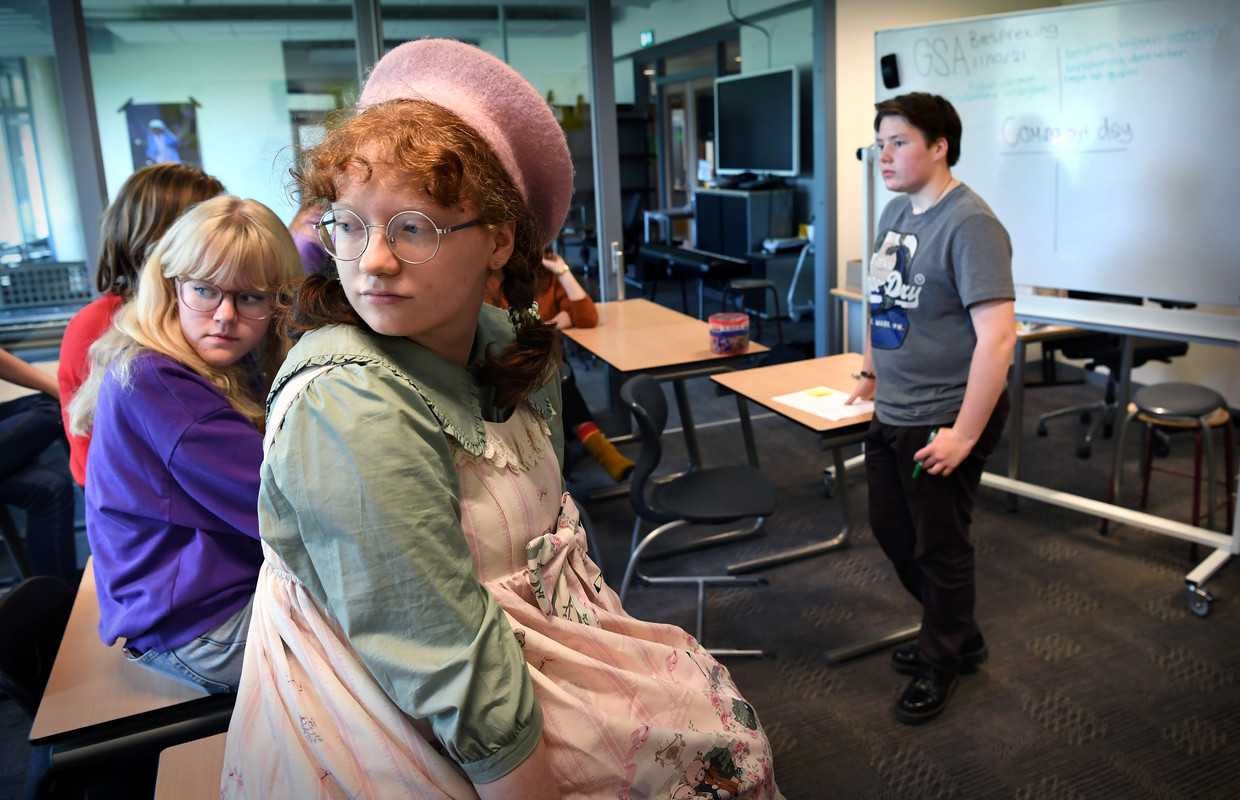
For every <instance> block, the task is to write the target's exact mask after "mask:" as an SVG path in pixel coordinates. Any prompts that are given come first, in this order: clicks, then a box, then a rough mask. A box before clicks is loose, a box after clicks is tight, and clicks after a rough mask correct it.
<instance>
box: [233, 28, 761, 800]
mask: <svg viewBox="0 0 1240 800" xmlns="http://www.w3.org/2000/svg"><path fill="white" fill-rule="evenodd" d="M295 177H296V179H297V182H298V184H299V188H300V189H301V191H302V194H303V196H304V197H307V198H310V199H311V200H312V201H321V202H322V203H323V204H324V206H325V208H326V209H327V210H326V211H325V213H324V215H323V219H322V220H321V221H320V223H319V225H318V229H319V231H320V237H321V239H322V242H323V245H324V247H325V248H326V249H327V250H328V252H329V253H331V255H332V257H333V259H334V263H333V264H332V265H331V266H330V267H329V268H328V270H327V271H326V272H325V273H320V274H314V275H310V276H308V277H307V278H306V280H305V282H304V283H303V284H302V286H301V287H300V288H299V290H298V294H297V297H296V299H295V301H294V303H293V306H292V308H291V310H290V319H291V324H292V326H293V327H294V328H295V329H296V330H297V331H298V332H300V339H299V341H298V343H297V345H296V346H295V347H294V349H293V351H292V352H291V353H290V354H289V357H288V359H287V360H286V362H285V364H284V367H283V369H282V370H281V372H280V375H279V376H278V377H277V379H276V383H275V386H274V387H273V389H272V394H271V399H270V400H269V403H268V424H267V441H266V443H265V445H266V447H267V456H266V461H265V462H264V464H263V471H262V488H261V491H260V498H259V518H260V532H261V536H262V543H263V553H264V563H263V566H262V569H261V573H260V577H259V582H258V590H257V593H256V595H255V600H254V616H253V620H252V624H251V628H250V640H249V643H248V645H247V649H246V661H245V665H244V669H243V673H242V680H241V687H240V690H239V694H238V697H237V703H236V708H235V711H234V713H233V718H232V724H231V726H230V728H229V733H228V743H227V748H226V755H225V762H224V772H223V774H222V776H221V797H224V798H301V797H319V798H337V797H339V798H346V797H347V798H356V797H374V798H409V797H414V798H453V799H454V800H461V799H462V798H500V797H502V798H538V800H547V798H559V797H571V798H600V800H601V798H608V799H609V800H614V798H656V797H657V798H695V797H712V798H776V797H780V796H781V795H780V794H779V791H778V789H777V788H776V786H775V780H774V773H773V768H772V764H771V748H770V743H769V742H768V740H767V737H766V734H765V733H764V732H763V730H762V727H761V725H760V724H759V722H758V717H757V715H756V714H755V712H754V709H753V708H752V707H750V705H749V704H748V703H746V702H745V700H744V698H743V697H742V696H741V694H740V693H739V692H738V691H737V688H736V685H735V684H734V683H733V681H732V679H731V677H730V676H729V674H728V672H727V670H726V669H725V668H724V667H723V666H721V665H720V664H719V663H718V662H717V661H716V660H715V659H714V658H713V657H712V656H710V655H709V654H708V653H707V652H706V651H704V650H703V649H702V647H701V646H700V645H699V643H698V642H696V641H695V640H694V639H693V637H691V636H689V635H688V634H687V633H685V632H684V631H683V630H681V629H680V628H677V627H674V626H671V625H664V624H657V623H650V622H644V621H641V620H638V619H635V618H633V617H631V616H629V615H628V614H626V613H625V612H624V609H623V608H621V606H620V601H619V598H618V597H617V596H616V593H615V592H613V591H612V590H611V588H610V587H608V586H607V584H606V583H605V582H604V581H603V578H602V575H601V574H600V572H599V569H598V567H597V566H596V565H595V564H594V562H593V561H592V560H591V559H590V556H589V554H588V553H587V552H586V536H585V531H584V529H583V527H582V525H581V521H580V513H579V512H578V510H577V508H576V506H575V505H574V504H573V500H572V498H571V497H570V496H569V495H568V494H566V493H565V492H564V491H563V484H562V478H561V473H560V458H561V456H562V453H563V436H564V433H563V429H562V424H561V421H560V420H561V417H560V395H559V380H558V376H557V371H556V366H557V363H558V356H559V333H558V331H557V330H556V328H555V326H554V325H553V324H548V323H545V322H543V321H542V320H541V319H540V315H539V311H538V308H537V304H536V303H535V302H534V299H535V296H536V293H537V291H538V280H539V276H540V275H541V273H542V272H543V271H545V270H544V267H543V266H542V263H541V254H542V250H543V248H544V247H545V246H546V245H547V244H548V243H549V242H550V241H551V240H552V239H553V238H554V237H555V235H556V233H557V232H558V229H559V227H560V225H561V223H562V222H563V220H564V216H565V213H566V211H567V208H568V204H569V197H570V194H571V191H572V167H571V162H570V160H569V154H568V149H567V147H566V145H565V140H564V135H563V133H562V132H561V130H560V128H559V126H558V125H557V124H556V122H555V119H554V117H553V115H552V113H551V111H550V109H549V108H548V107H547V105H546V103H545V102H544V101H543V100H542V98H541V96H540V95H539V93H538V92H537V91H536V90H535V89H534V88H533V87H532V86H530V85H529V83H527V82H526V81H525V80H524V79H523V78H521V76H520V75H518V74H517V73H516V72H515V71H513V70H512V69H511V68H510V67H508V66H507V65H505V64H504V63H503V62H501V61H499V60H498V59H496V58H494V57H493V56H490V55H488V54H486V53H485V52H483V51H481V50H479V49H477V48H475V47H471V46H468V45H464V44H461V43H459V42H452V41H445V40H422V41H417V42H410V43H407V44H405V45H402V46H401V47H398V48H396V49H395V50H393V51H392V52H391V53H389V54H388V55H387V56H385V57H384V58H383V59H382V60H381V61H380V62H379V63H378V64H377V65H376V67H375V69H374V71H373V72H372V74H371V76H370V78H369V80H368V81H367V83H366V87H365V90H364V91H363V94H362V97H361V100H360V102H359V105H358V108H357V109H356V110H355V112H354V113H352V114H351V115H350V116H349V118H347V119H345V120H343V121H340V122H339V123H338V124H335V125H333V126H331V127H330V128H329V131H328V133H327V135H326V138H325V139H324V140H323V142H322V143H321V144H319V145H318V146H317V147H315V148H313V149H312V150H311V151H310V152H309V153H308V154H306V155H305V157H304V159H303V160H302V162H301V164H300V165H299V167H298V168H297V170H296V172H295ZM492 275H498V276H500V277H499V283H500V291H501V292H502V295H503V298H504V300H505V301H506V303H507V306H508V310H502V309H500V308H497V307H495V306H492V305H488V304H484V302H483V298H484V294H485V292H486V286H487V282H488V279H489V278H490V277H491V276H492Z"/></svg>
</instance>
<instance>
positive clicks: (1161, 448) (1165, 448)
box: [1154, 439, 1171, 458]
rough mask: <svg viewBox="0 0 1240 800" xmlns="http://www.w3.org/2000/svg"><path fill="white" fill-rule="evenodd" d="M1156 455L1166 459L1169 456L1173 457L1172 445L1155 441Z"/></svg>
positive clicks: (1160, 440) (1159, 440)
mask: <svg viewBox="0 0 1240 800" xmlns="http://www.w3.org/2000/svg"><path fill="white" fill-rule="evenodd" d="M1154 455H1155V456H1156V457H1157V458H1166V457H1167V456H1169V455H1171V445H1169V444H1167V443H1166V442H1164V441H1163V440H1162V439H1155V440H1154Z"/></svg>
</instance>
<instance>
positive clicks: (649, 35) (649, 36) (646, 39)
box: [637, 31, 654, 47]
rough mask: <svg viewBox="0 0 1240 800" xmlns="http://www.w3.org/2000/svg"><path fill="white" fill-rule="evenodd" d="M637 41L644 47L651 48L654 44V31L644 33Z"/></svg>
mask: <svg viewBox="0 0 1240 800" xmlns="http://www.w3.org/2000/svg"><path fill="white" fill-rule="evenodd" d="M637 40H638V41H639V42H641V45H642V47H649V46H650V45H652V44H654V31H642V32H641V35H640V36H638V37H637Z"/></svg>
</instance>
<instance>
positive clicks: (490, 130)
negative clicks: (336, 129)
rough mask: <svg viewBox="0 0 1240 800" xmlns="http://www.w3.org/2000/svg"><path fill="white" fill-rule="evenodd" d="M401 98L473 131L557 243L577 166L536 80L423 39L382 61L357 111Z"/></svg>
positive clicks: (471, 51) (459, 47) (469, 49)
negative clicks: (440, 111)
mask: <svg viewBox="0 0 1240 800" xmlns="http://www.w3.org/2000/svg"><path fill="white" fill-rule="evenodd" d="M402 98H404V99H422V100H429V101H430V102H432V103H436V104H438V105H441V106H443V107H444V108H447V109H448V110H450V111H453V112H455V113H456V114H457V116H459V117H460V118H461V119H463V120H465V122H467V123H468V124H469V125H470V126H471V127H473V128H474V129H475V130H476V131H477V132H478V133H479V134H480V135H481V136H482V138H483V139H485V140H486V142H487V144H489V145H490V146H491V149H492V150H494V151H495V153H496V155H498V156H499V159H500V161H501V162H502V163H503V165H504V167H505V169H507V170H508V177H510V178H511V179H512V182H513V183H514V184H515V185H516V187H517V190H518V191H520V192H521V196H522V198H524V199H525V202H526V203H527V204H528V205H529V207H530V209H531V210H533V212H534V215H535V217H536V218H537V219H538V221H539V223H540V225H541V227H542V232H543V242H542V244H543V245H544V246H546V245H548V244H550V243H551V241H552V240H553V239H555V237H556V235H557V234H558V233H559V231H560V227H561V226H562V225H563V224H564V217H565V215H567V213H568V204H569V200H570V199H571V198H572V194H573V164H572V159H571V158H570V156H569V153H568V144H567V143H566V142H565V140H564V131H563V130H561V129H560V125H559V123H557V122H556V120H555V116H554V115H553V114H552V113H551V108H550V107H549V106H548V105H547V102H546V101H545V100H543V98H542V96H541V95H540V94H539V93H538V90H537V89H535V88H534V87H533V86H531V85H530V83H529V81H527V80H526V79H525V78H522V77H521V76H520V75H519V74H518V73H517V71H516V70H514V69H513V68H512V67H510V66H508V65H507V64H505V63H504V62H503V61H500V60H499V59H498V58H496V57H495V56H493V55H491V54H490V53H488V52H486V51H485V50H480V49H478V48H477V47H474V46H473V45H468V44H464V43H463V42H457V41H453V40H451V39H419V40H417V41H412V42H405V43H404V44H402V45H400V46H399V47H397V48H395V49H393V50H392V51H391V52H389V53H388V54H387V55H385V56H384V57H383V58H381V59H379V63H377V64H375V66H374V69H372V70H371V72H370V77H369V78H367V80H366V86H365V88H363V89H362V96H361V99H360V100H359V101H358V106H359V108H364V107H365V106H368V105H371V104H374V103H381V102H383V101H385V100H396V99H402Z"/></svg>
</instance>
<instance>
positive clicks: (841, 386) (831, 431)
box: [711, 353, 921, 665]
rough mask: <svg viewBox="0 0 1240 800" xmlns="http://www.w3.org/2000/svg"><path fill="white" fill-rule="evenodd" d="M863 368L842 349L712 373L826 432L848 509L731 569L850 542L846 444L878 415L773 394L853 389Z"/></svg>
mask: <svg viewBox="0 0 1240 800" xmlns="http://www.w3.org/2000/svg"><path fill="white" fill-rule="evenodd" d="M859 369H861V354H860V353H843V354H841V355H836V356H827V357H825V358H812V359H806V360H805V361H794V362H791V363H788V364H773V365H771V366H769V367H758V368H757V369H747V370H742V371H738V372H729V373H726V374H723V375H714V376H711V380H713V381H715V382H717V383H719V384H722V385H723V386H726V387H728V388H729V389H731V390H732V391H734V392H738V393H741V394H744V395H745V396H746V397H748V398H749V399H750V400H752V401H754V402H755V403H757V404H759V405H761V406H763V407H765V408H769V409H770V410H772V411H774V412H776V413H778V414H781V415H782V416H785V417H787V418H788V419H791V420H793V421H794V422H797V423H800V424H801V425H804V426H805V427H806V428H809V429H810V430H812V431H814V432H816V433H818V434H819V435H821V436H822V437H823V444H824V445H825V446H826V447H829V448H830V449H831V455H832V457H833V459H834V460H835V480H836V482H837V483H838V485H839V487H840V491H839V496H840V503H842V504H843V510H844V527H843V529H841V530H840V532H839V533H837V534H836V535H835V536H833V537H831V538H830V539H827V540H826V541H823V542H817V543H815V544H811V545H806V546H805V547H799V548H796V549H793V550H787V551H785V552H783V553H776V554H774V555H770V556H765V557H763V558H756V559H753V560H752V561H746V562H743V563H741V564H733V565H731V566H729V567H728V573H729V574H736V573H741V572H754V571H757V570H760V569H766V568H767V567H773V566H776V565H779V564H786V563H788V562H789V561H799V560H801V559H803V558H809V557H810V556H816V555H820V554H822V553H828V552H830V551H832V550H836V549H838V548H840V547H843V546H844V545H845V544H847V543H848V533H849V531H850V530H852V526H853V521H852V508H851V506H850V504H849V502H848V485H847V483H846V480H845V478H846V475H845V461H844V454H843V452H842V448H843V447H844V446H845V445H849V444H856V443H857V442H860V441H861V440H862V439H864V438H865V433H866V431H867V430H868V429H869V427H870V420H871V418H872V417H873V416H874V415H873V414H872V413H870V412H868V411H867V412H865V413H864V414H861V415H859V416H856V417H851V418H848V419H842V420H831V419H827V418H826V417H820V416H818V415H817V414H811V413H809V412H808V411H802V410H801V409H799V408H793V407H792V406H789V405H785V404H783V403H780V402H777V401H776V400H774V398H775V397H779V396H781V395H785V394H791V393H792V392H797V391H801V390H803V389H809V388H812V387H814V386H826V387H828V388H831V389H837V390H839V391H848V392H851V391H852V390H853V389H854V388H855V387H856V385H857V379H856V378H854V377H853V373H855V372H856V371H857V370H859ZM920 627H921V626H920V625H919V624H916V623H914V624H913V625H906V626H904V627H902V628H897V629H896V630H894V631H889V632H887V633H883V634H881V635H879V636H876V637H874V638H871V639H867V640H865V641H861V642H854V643H850V644H847V645H844V646H843V647H837V648H835V649H833V650H830V651H828V652H827V653H826V654H824V658H825V659H826V662H827V664H828V665H832V664H838V663H839V662H841V661H846V660H848V659H851V658H856V657H857V656H860V655H864V654H866V653H872V652H874V651H875V650H880V649H882V648H884V647H888V646H890V645H893V644H897V643H899V642H904V641H908V640H909V639H912V638H913V637H915V636H917V633H918V631H919V630H920Z"/></svg>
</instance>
